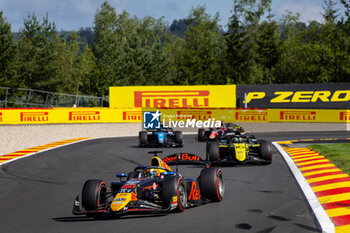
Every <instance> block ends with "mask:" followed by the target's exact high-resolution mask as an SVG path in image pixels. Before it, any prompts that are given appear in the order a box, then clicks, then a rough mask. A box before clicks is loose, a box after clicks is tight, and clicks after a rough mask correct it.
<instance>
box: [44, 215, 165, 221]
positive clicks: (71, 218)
mask: <svg viewBox="0 0 350 233" xmlns="http://www.w3.org/2000/svg"><path fill="white" fill-rule="evenodd" d="M165 215H167V214H146V215H145V214H143V215H140V214H138V215H124V216H102V217H98V218H91V217H87V216H71V217H57V218H52V219H51V220H53V221H55V222H85V221H108V220H116V219H137V218H154V217H162V216H165Z"/></svg>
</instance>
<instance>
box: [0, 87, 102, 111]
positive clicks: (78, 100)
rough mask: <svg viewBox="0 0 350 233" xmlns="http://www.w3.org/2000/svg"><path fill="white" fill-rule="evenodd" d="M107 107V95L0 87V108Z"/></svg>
mask: <svg viewBox="0 0 350 233" xmlns="http://www.w3.org/2000/svg"><path fill="white" fill-rule="evenodd" d="M106 106H107V107H108V96H107V97H97V96H89V95H71V94H63V93H55V92H49V91H39V90H34V89H27V88H8V87H0V108H53V107H106Z"/></svg>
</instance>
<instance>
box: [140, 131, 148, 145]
mask: <svg viewBox="0 0 350 233" xmlns="http://www.w3.org/2000/svg"><path fill="white" fill-rule="evenodd" d="M139 141H140V146H145V145H147V132H145V131H141V132H139Z"/></svg>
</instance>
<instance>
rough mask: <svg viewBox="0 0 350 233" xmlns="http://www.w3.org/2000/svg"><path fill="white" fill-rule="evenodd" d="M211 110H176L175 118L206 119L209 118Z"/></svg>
mask: <svg viewBox="0 0 350 233" xmlns="http://www.w3.org/2000/svg"><path fill="white" fill-rule="evenodd" d="M211 115H212V112H211V111H177V114H176V118H177V119H178V120H186V119H196V120H203V121H205V120H208V119H211V118H212V117H211Z"/></svg>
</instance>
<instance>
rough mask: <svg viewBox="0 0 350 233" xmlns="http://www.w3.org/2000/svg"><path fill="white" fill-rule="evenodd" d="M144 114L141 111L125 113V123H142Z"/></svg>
mask: <svg viewBox="0 0 350 233" xmlns="http://www.w3.org/2000/svg"><path fill="white" fill-rule="evenodd" d="M141 119H142V112H141V111H124V112H123V121H141Z"/></svg>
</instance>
